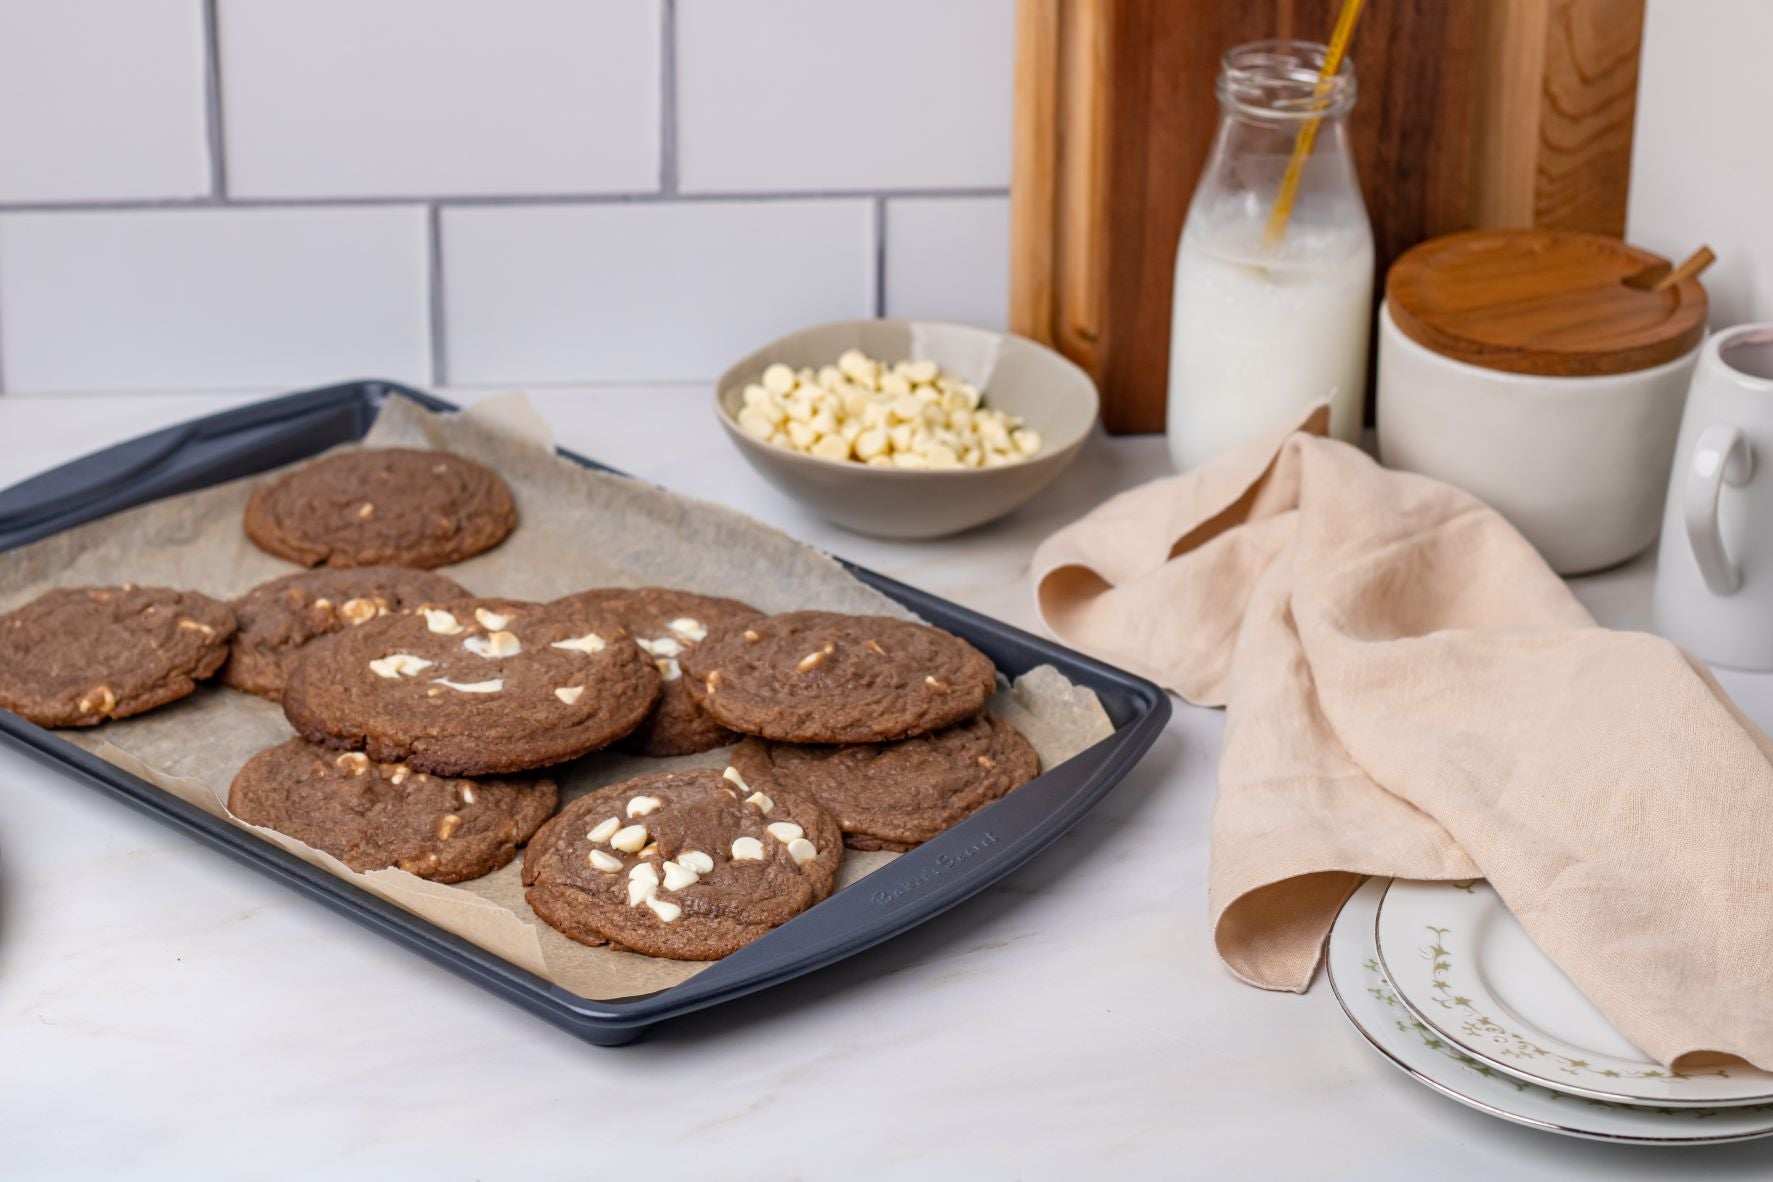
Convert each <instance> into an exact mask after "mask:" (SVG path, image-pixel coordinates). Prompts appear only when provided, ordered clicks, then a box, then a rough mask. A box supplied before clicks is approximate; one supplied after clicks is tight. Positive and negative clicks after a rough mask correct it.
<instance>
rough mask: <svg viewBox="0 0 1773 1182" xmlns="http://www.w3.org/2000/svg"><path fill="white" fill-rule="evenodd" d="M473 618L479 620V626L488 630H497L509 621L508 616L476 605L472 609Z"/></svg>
mask: <svg viewBox="0 0 1773 1182" xmlns="http://www.w3.org/2000/svg"><path fill="white" fill-rule="evenodd" d="M474 618H475V619H476V620H479V621H480V626H481V627H482V628H485V629H486V630H487V631H488V632H497V631H499V630H500V629H502V628H503V627H504V626H505V625H507V624H509V623H510V622H511V617H510V616H507V615H501V614H499V613H498V612H495V611H488V610H487V609H486V608H484V607H477V608H475V609H474Z"/></svg>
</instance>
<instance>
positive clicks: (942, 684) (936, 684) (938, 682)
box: [923, 677, 948, 690]
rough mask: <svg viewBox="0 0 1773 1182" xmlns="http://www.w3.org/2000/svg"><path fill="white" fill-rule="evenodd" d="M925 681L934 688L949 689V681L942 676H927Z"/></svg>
mask: <svg viewBox="0 0 1773 1182" xmlns="http://www.w3.org/2000/svg"><path fill="white" fill-rule="evenodd" d="M923 683H924V684H925V685H927V686H929V687H930V688H931V689H933V690H947V688H948V683H947V682H946V681H943V680H942V679H941V678H940V677H925V678H924V679H923Z"/></svg>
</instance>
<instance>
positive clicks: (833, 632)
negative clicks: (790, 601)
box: [679, 612, 997, 743]
mask: <svg viewBox="0 0 1773 1182" xmlns="http://www.w3.org/2000/svg"><path fill="white" fill-rule="evenodd" d="M679 660H680V661H681V663H682V665H683V671H684V673H685V674H686V675H687V677H688V678H689V679H690V687H689V688H690V693H691V694H692V695H693V696H694V697H695V699H696V701H697V703H699V704H700V705H701V707H702V708H703V709H704V710H706V711H707V712H708V713H709V714H711V715H713V716H714V719H715V721H717V722H720V723H722V724H724V725H726V726H728V727H730V728H732V729H733V730H735V731H739V732H740V733H742V734H747V735H756V736H758V737H760V738H765V739H774V740H776V741H778V742H783V743H878V742H882V741H885V740H888V739H906V738H911V737H913V736H916V735H922V734H927V733H929V732H930V731H933V730H939V729H941V728H942V727H945V726H950V725H952V724H954V723H957V722H960V721H962V720H963V719H967V718H971V717H972V716H973V715H975V714H977V713H979V711H981V710H983V709H984V708H985V700H986V699H987V698H989V697H990V696H991V694H992V692H993V691H994V690H996V688H997V670H996V668H995V667H994V666H993V665H992V663H991V661H990V659H989V658H987V657H986V656H985V654H984V653H981V652H980V651H979V650H978V649H976V648H974V647H973V646H972V645H970V644H968V643H967V642H966V641H964V640H962V639H961V638H960V637H958V636H955V635H952V634H951V633H948V632H944V631H942V630H941V629H939V628H931V627H929V626H928V625H927V624H914V623H911V622H909V621H907V620H897V619H893V618H891V617H888V616H846V615H839V614H837V613H835V612H788V613H786V614H784V615H779V616H769V617H766V618H764V619H762V620H758V621H755V622H754V623H752V624H751V625H749V626H748V627H746V628H745V629H743V630H741V631H739V632H735V633H728V634H727V635H725V636H722V637H720V638H719V639H718V640H716V639H713V638H710V639H709V640H708V641H707V642H705V643H703V644H699V645H697V646H696V647H695V648H693V649H690V650H689V651H688V652H686V653H684V655H683V656H682V657H681V658H679Z"/></svg>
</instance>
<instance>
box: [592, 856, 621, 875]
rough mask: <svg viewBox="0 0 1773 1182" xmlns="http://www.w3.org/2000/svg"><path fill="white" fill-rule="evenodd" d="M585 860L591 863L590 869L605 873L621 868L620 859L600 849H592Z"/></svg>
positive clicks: (612, 872)
mask: <svg viewBox="0 0 1773 1182" xmlns="http://www.w3.org/2000/svg"><path fill="white" fill-rule="evenodd" d="M585 860H586V861H587V862H589V863H591V867H592V869H594V870H601V871H603V872H604V873H605V874H614V873H615V872H616V871H618V870H620V869H621V868H622V859H620V858H618V857H616V856H615V855H614V854H606V853H604V852H603V851H602V850H592V851H591V853H590V854H589V855H587V856H586V858H585Z"/></svg>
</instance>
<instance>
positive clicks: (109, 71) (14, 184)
mask: <svg viewBox="0 0 1773 1182" xmlns="http://www.w3.org/2000/svg"><path fill="white" fill-rule="evenodd" d="M204 60H205V59H204V33H203V6H202V3H201V0H53V2H50V0H0V201H11V202H50V201H117V200H134V199H161V198H177V197H196V196H200V195H203V194H206V193H208V192H209V188H210V173H209V149H208V145H207V139H206V136H207V130H206V128H207V122H206V121H207V115H206V108H205V105H204Z"/></svg>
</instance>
